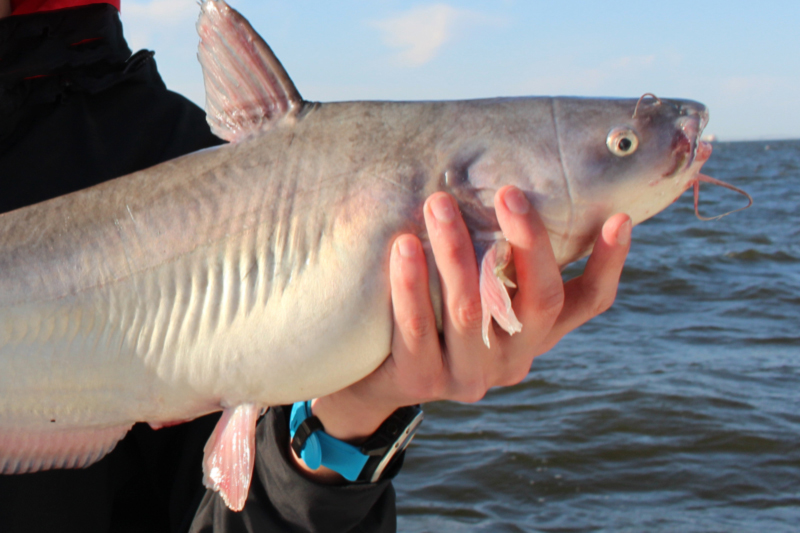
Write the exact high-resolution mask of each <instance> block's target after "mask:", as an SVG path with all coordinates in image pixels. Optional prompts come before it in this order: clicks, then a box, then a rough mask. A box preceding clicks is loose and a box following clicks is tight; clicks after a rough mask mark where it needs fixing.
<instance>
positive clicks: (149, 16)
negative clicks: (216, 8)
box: [122, 0, 200, 26]
mask: <svg viewBox="0 0 800 533" xmlns="http://www.w3.org/2000/svg"><path fill="white" fill-rule="evenodd" d="M199 12H200V8H199V7H198V5H197V2H196V1H195V0H150V1H141V0H140V1H135V0H133V1H132V0H126V1H125V3H123V4H122V13H124V14H125V16H126V17H128V18H131V19H136V20H139V21H143V22H144V21H149V22H152V23H154V24H158V25H162V26H163V25H169V24H176V23H178V24H180V23H183V22H184V21H185V20H186V19H187V18H188V19H193V18H196V17H197V15H198V13H199Z"/></svg>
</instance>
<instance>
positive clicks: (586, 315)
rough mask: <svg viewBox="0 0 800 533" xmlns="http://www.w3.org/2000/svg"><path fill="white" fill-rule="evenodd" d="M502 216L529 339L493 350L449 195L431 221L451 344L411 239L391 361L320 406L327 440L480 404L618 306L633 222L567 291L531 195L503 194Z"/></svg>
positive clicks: (397, 297)
mask: <svg viewBox="0 0 800 533" xmlns="http://www.w3.org/2000/svg"><path fill="white" fill-rule="evenodd" d="M495 210H496V213H497V218H498V221H499V223H500V227H501V228H502V230H503V234H504V235H505V236H506V238H507V239H508V241H509V242H510V243H511V245H512V248H513V258H514V264H515V267H516V274H517V286H518V290H517V292H516V294H515V295H514V298H513V300H512V302H513V307H514V310H515V312H516V315H517V318H518V319H519V320H520V322H522V324H523V328H522V331H521V332H520V333H517V334H515V335H513V336H509V335H508V334H506V333H505V332H504V331H502V330H501V329H499V328H498V327H497V326H493V328H492V329H491V330H490V332H489V339H490V346H491V348H487V347H486V346H485V345H484V343H483V340H482V338H481V317H482V309H481V300H480V294H479V288H478V267H477V263H476V260H475V254H474V250H473V247H472V242H471V240H470V238H469V234H468V232H467V229H466V226H465V225H464V222H463V220H462V218H461V217H460V216H459V213H458V207H457V205H456V203H455V202H454V200H453V199H452V198H451V197H450V196H449V195H447V194H446V193H441V192H440V193H435V194H433V195H431V197H430V198H428V201H427V202H426V203H425V207H424V215H425V222H426V225H427V228H428V234H429V237H430V241H431V246H432V249H433V254H434V257H435V260H436V265H437V268H438V270H439V273H440V276H441V281H442V292H443V302H444V305H443V307H444V309H443V332H442V333H443V337H440V335H439V332H438V331H437V329H436V321H435V317H434V312H433V308H432V304H431V301H430V295H429V292H428V272H427V265H426V261H425V256H424V253H423V251H422V246H421V243H420V241H419V239H418V238H417V237H415V236H413V235H402V236H400V237H398V238H397V239H396V240H395V243H394V245H393V247H392V253H391V265H390V276H391V286H392V306H393V310H394V320H395V324H394V335H393V339H392V353H391V355H390V356H389V357H388V358H387V359H386V361H384V363H383V364H382V365H381V366H380V367H379V368H378V369H377V370H376V371H375V372H373V373H372V374H370V375H369V376H367V377H365V378H364V379H362V380H361V381H359V382H357V383H355V384H353V385H351V386H350V387H348V388H346V389H343V390H341V391H339V392H336V393H334V394H331V395H329V396H325V397H323V398H318V399H317V400H316V401H315V402H314V404H313V407H312V409H313V412H314V414H315V415H316V416H317V417H318V418H320V420H321V421H322V423H323V425H324V426H325V428H326V429H325V430H326V432H327V433H328V434H330V435H332V436H334V437H336V438H339V439H342V440H348V441H351V442H357V441H358V440H359V439H360V438H364V437H367V436H369V435H371V434H372V433H373V432H374V431H375V430H376V429H377V428H378V426H379V425H380V424H381V423H382V422H383V420H385V419H386V418H387V417H388V416H389V415H390V414H391V413H392V412H394V410H396V409H397V408H399V407H401V406H404V405H413V404H417V403H424V402H429V401H434V400H443V399H448V400H456V401H464V402H475V401H478V400H480V399H481V398H483V396H484V395H485V394H486V392H487V391H488V390H489V389H490V388H491V387H494V386H508V385H513V384H516V383H519V382H520V381H522V380H523V379H524V378H525V376H526V375H527V374H528V372H529V370H530V366H531V363H532V362H533V359H534V358H535V357H536V356H538V355H540V354H542V353H544V352H546V351H548V350H549V349H550V348H552V347H553V346H554V345H555V344H556V343H557V342H558V341H559V340H560V339H561V338H562V337H563V336H564V335H565V334H567V333H568V332H570V331H572V330H573V329H575V328H576V327H578V326H579V325H581V324H583V323H584V322H586V321H587V320H589V319H591V318H593V317H594V316H596V315H598V314H600V313H602V312H604V311H605V310H606V309H608V308H609V307H610V306H611V303H612V302H613V301H614V298H615V296H616V291H617V285H618V283H619V277H620V274H621V272H622V266H623V264H624V262H625V257H626V256H627V253H628V248H629V246H630V235H631V223H630V218H629V217H628V216H627V215H624V214H618V215H614V216H612V217H611V218H610V219H609V220H608V221H606V223H605V224H604V226H603V230H602V233H601V236H600V237H599V238H598V240H597V243H596V244H595V247H594V251H593V252H592V255H591V257H590V258H589V261H588V262H587V264H586V268H585V270H584V273H583V275H581V276H579V277H577V278H575V279H572V280H570V281H569V282H567V283H566V284H565V283H563V282H562V279H561V274H560V272H559V268H558V265H557V264H556V261H555V257H554V255H553V250H552V246H551V245H550V241H549V237H548V235H547V231H546V229H545V228H544V225H543V224H542V222H541V220H540V219H539V217H538V215H537V214H536V212H535V211H534V210H533V209H532V208H531V206H530V204H529V203H528V201H527V199H526V198H525V196H524V194H522V193H521V192H520V191H519V190H518V189H516V188H514V187H511V186H509V187H504V188H502V189H501V190H500V191H498V193H497V195H496V197H495Z"/></svg>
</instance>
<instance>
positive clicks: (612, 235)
mask: <svg viewBox="0 0 800 533" xmlns="http://www.w3.org/2000/svg"><path fill="white" fill-rule="evenodd" d="M631 227H632V224H631V219H630V217H629V216H628V215H625V214H623V213H619V214H616V215H614V216H612V217H611V218H609V219H608V220H607V221H606V223H605V224H604V225H603V231H602V232H601V234H600V237H599V238H598V239H597V242H596V243H595V245H594V250H593V251H592V255H591V256H590V257H589V261H588V262H587V263H586V268H585V269H584V271H583V274H582V275H580V276H578V277H577V278H575V279H572V280H570V281H568V282H567V284H566V285H565V287H564V291H565V299H564V308H563V310H562V311H561V314H560V315H559V317H558V320H557V321H556V324H555V326H554V327H553V329H552V330H551V332H550V335H549V336H548V339H547V341H548V342H547V344H548V347H552V346H553V345H555V343H556V342H558V340H559V339H561V337H563V336H564V335H566V334H567V333H569V332H570V331H572V330H573V329H575V328H577V327H578V326H580V325H581V324H583V323H585V322H587V321H588V320H590V319H592V318H594V317H595V316H597V315H599V314H601V313H603V312H605V311H606V310H608V308H609V307H611V304H612V303H613V302H614V299H615V298H616V296H617V287H618V286H619V278H620V275H621V274H622V267H623V265H624V264H625V258H626V257H627V255H628V250H629V249H630V240H631Z"/></svg>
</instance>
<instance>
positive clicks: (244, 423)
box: [203, 403, 260, 511]
mask: <svg viewBox="0 0 800 533" xmlns="http://www.w3.org/2000/svg"><path fill="white" fill-rule="evenodd" d="M259 412H260V409H259V408H258V407H257V406H255V405H254V404H249V403H248V404H241V405H238V406H236V407H235V408H226V409H224V410H223V411H222V416H221V417H220V419H219V422H217V426H216V427H215V428H214V432H213V433H212V434H211V437H210V438H209V439H208V442H207V443H206V446H205V449H204V453H205V457H204V458H203V484H204V485H205V486H206V487H208V488H210V489H212V490H215V491H218V492H219V493H220V495H221V496H222V499H223V500H224V501H225V505H227V506H228V507H229V508H230V509H231V510H233V511H241V510H242V509H243V508H244V503H245V501H247V493H248V492H249V491H250V480H251V479H252V477H253V466H254V465H255V456H256V421H257V420H258V416H259Z"/></svg>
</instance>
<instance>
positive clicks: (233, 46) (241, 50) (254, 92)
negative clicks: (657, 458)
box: [197, 0, 303, 142]
mask: <svg viewBox="0 0 800 533" xmlns="http://www.w3.org/2000/svg"><path fill="white" fill-rule="evenodd" d="M201 7H202V10H201V13H200V18H199V19H198V21H197V33H198V34H199V35H200V45H199V46H198V49H197V57H198V59H199V60H200V64H201V65H202V67H203V81H204V82H205V86H206V120H207V121H208V124H209V125H210V126H211V130H212V131H213V132H214V134H215V135H216V136H218V137H220V138H221V139H225V140H226V141H230V142H236V141H240V140H242V139H244V138H246V137H249V136H250V135H253V134H254V133H257V132H259V131H265V130H267V129H269V128H271V127H272V126H274V125H275V123H277V122H278V121H280V120H281V119H283V118H284V117H286V116H287V115H289V114H291V113H294V112H297V111H299V110H300V108H301V107H302V105H303V99H302V98H301V96H300V93H298V92H297V89H296V88H295V86H294V83H292V80H291V78H289V75H288V74H287V73H286V70H284V68H283V66H282V65H281V62H280V61H278V58H277V57H275V54H273V53H272V50H271V49H270V47H269V46H268V45H267V43H265V42H264V40H263V39H262V38H261V36H260V35H258V33H256V31H255V30H254V29H253V27H252V26H250V23H249V22H247V19H245V18H244V17H243V16H241V15H240V14H239V13H238V12H237V11H236V10H235V9H233V8H231V7H230V6H229V5H228V4H226V3H225V2H224V1H222V0H204V1H203V3H202V6H201Z"/></svg>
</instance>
